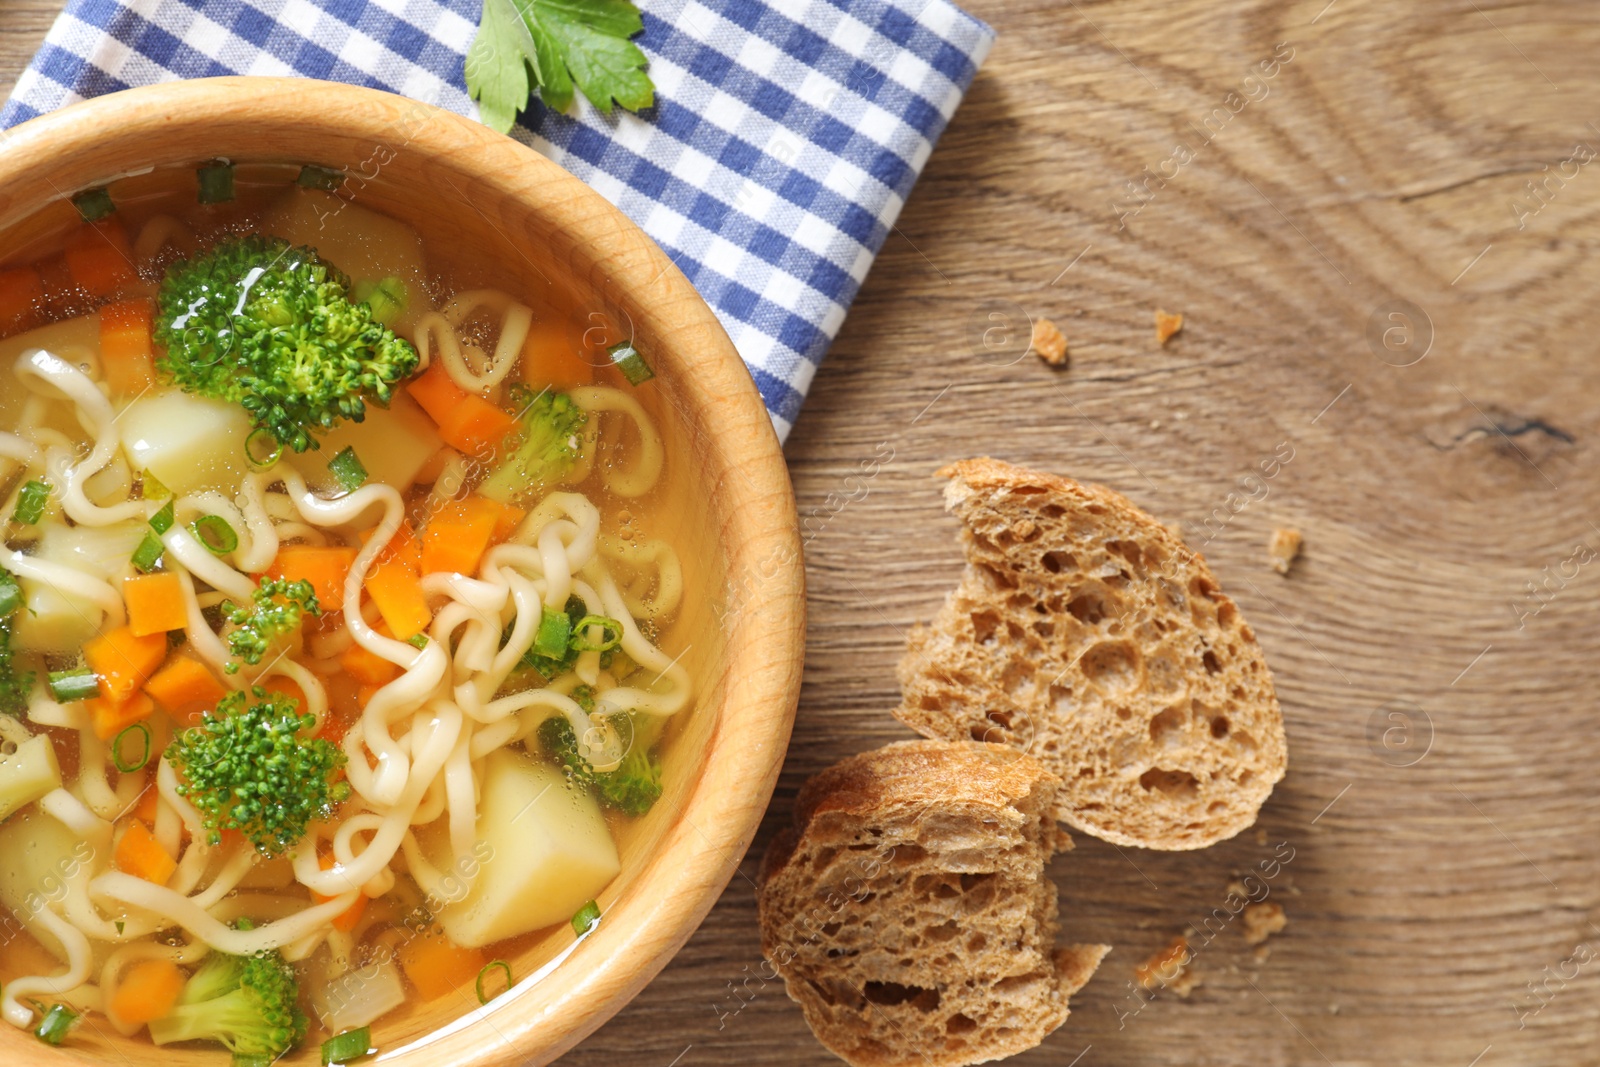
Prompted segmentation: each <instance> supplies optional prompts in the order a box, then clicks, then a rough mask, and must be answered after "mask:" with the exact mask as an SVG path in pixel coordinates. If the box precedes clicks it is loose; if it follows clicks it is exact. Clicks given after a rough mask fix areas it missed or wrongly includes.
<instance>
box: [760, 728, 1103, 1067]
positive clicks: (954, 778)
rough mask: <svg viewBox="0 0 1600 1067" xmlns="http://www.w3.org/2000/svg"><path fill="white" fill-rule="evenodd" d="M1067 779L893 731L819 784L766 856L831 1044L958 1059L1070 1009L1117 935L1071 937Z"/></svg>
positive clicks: (781, 935)
mask: <svg viewBox="0 0 1600 1067" xmlns="http://www.w3.org/2000/svg"><path fill="white" fill-rule="evenodd" d="M1059 784H1060V783H1059V782H1058V781H1057V780H1056V779H1055V777H1054V776H1053V775H1051V774H1050V773H1049V772H1048V771H1046V770H1045V769H1044V768H1043V767H1042V766H1040V764H1039V762H1038V761H1037V760H1035V759H1033V758H1032V757H1030V756H1027V755H1025V754H1023V753H1020V752H1016V751H1013V750H1011V749H1007V748H1005V747H1003V746H1000V745H984V744H977V743H974V742H970V741H957V742H945V741H903V742H900V743H898V744H892V745H887V746H885V747H883V748H881V749H878V750H877V751H875V752H867V753H864V754H862V755H859V756H853V757H851V758H850V759H847V760H844V761H843V762H841V763H838V764H835V765H834V766H832V767H830V768H828V769H827V770H825V771H823V772H822V773H821V774H819V775H817V776H816V777H815V778H813V779H811V780H810V781H809V782H807V783H806V784H805V786H804V787H803V788H802V789H801V790H800V797H799V800H798V801H797V803H796V806H795V815H794V820H795V826H794V829H792V830H786V831H784V832H783V833H781V834H780V835H779V836H778V837H777V838H776V839H774V840H773V842H772V845H771V846H770V847H769V848H768V850H767V854H766V858H765V861H764V862H763V863H762V868H761V875H760V883H759V884H760V890H759V893H758V896H757V903H758V906H759V909H760V919H761V948H762V951H763V953H765V955H766V957H767V959H768V960H769V961H770V962H771V964H772V966H773V967H774V968H775V969H776V970H777V971H778V972H779V973H781V974H782V975H783V980H784V985H785V987H786V988H787V989H788V992H789V996H790V997H791V998H792V999H794V1000H795V1001H796V1002H797V1003H799V1005H800V1009H801V1011H802V1012H803V1013H804V1015H805V1018H806V1022H807V1023H808V1024H809V1025H810V1027H811V1030H812V1032H813V1033H815V1034H816V1035H817V1039H818V1040H819V1041H821V1042H822V1043H823V1044H824V1045H825V1046H827V1048H828V1049H829V1050H830V1051H832V1052H834V1053H835V1054H836V1055H838V1056H839V1057H841V1058H842V1059H844V1060H846V1061H847V1062H849V1063H852V1064H855V1065H856V1067H892V1065H898V1064H907V1065H911V1064H915V1065H921V1067H957V1065H960V1064H968V1063H981V1062H984V1061H986V1060H995V1059H1000V1058H1001V1057H1003V1056H1010V1055H1012V1054H1014V1053H1017V1052H1021V1051H1022V1050H1024V1049H1028V1048H1032V1047H1033V1046H1035V1045H1037V1044H1038V1043H1039V1042H1040V1041H1042V1040H1044V1037H1045V1035H1046V1034H1049V1033H1050V1032H1051V1031H1052V1030H1054V1029H1056V1027H1058V1026H1060V1025H1061V1024H1062V1022H1064V1021H1065V1020H1066V1018H1067V998H1068V997H1069V996H1070V995H1071V994H1072V993H1074V992H1076V991H1077V990H1078V989H1080V988H1082V986H1083V984H1084V983H1085V982H1087V981H1088V980H1089V977H1090V975H1092V974H1094V971H1095V968H1096V967H1097V966H1099V963H1100V959H1101V957H1103V956H1104V955H1105V954H1106V953H1107V952H1108V951H1110V948H1109V946H1106V945H1075V946H1071V947H1067V948H1059V949H1058V948H1057V947H1056V944H1055V940H1056V889H1055V885H1054V884H1053V883H1052V882H1051V881H1050V880H1049V879H1048V878H1046V877H1045V873H1044V866H1045V861H1046V860H1048V859H1049V857H1050V855H1051V853H1053V852H1054V851H1055V850H1056V849H1057V847H1058V846H1059V847H1063V848H1065V847H1070V842H1068V841H1067V838H1066V835H1065V834H1058V833H1057V830H1056V825H1055V819H1054V817H1053V816H1052V815H1051V809H1052V804H1053V801H1054V799H1055V791H1056V789H1057V787H1058V786H1059Z"/></svg>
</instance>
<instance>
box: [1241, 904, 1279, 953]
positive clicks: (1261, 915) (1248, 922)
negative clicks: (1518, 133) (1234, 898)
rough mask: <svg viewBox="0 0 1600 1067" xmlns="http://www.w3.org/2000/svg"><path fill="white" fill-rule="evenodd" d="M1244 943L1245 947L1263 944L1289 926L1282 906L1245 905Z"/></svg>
mask: <svg viewBox="0 0 1600 1067" xmlns="http://www.w3.org/2000/svg"><path fill="white" fill-rule="evenodd" d="M1243 919H1244V941H1245V944H1247V945H1260V944H1265V943H1266V940H1267V938H1269V937H1271V936H1272V935H1273V934H1275V933H1277V932H1279V931H1280V930H1282V929H1283V928H1284V927H1285V926H1288V925H1289V917H1288V916H1287V915H1285V914H1284V913H1283V905H1282V904H1273V903H1271V902H1263V903H1261V904H1247V905H1245V909H1244V915H1243Z"/></svg>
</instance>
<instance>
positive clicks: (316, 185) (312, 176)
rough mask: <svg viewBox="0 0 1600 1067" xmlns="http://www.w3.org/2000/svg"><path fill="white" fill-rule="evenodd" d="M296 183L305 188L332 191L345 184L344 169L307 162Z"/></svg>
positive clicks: (301, 169)
mask: <svg viewBox="0 0 1600 1067" xmlns="http://www.w3.org/2000/svg"><path fill="white" fill-rule="evenodd" d="M295 184H296V185H299V186H300V187H301V188H303V189H325V190H327V191H328V192H330V193H331V192H333V190H335V189H337V188H339V186H341V185H343V184H344V171H342V170H335V169H334V168H333V167H318V166H315V165H314V164H311V163H307V164H306V165H305V166H303V167H301V168H300V177H299V178H297V179H295Z"/></svg>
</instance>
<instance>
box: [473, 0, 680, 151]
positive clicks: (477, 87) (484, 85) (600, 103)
mask: <svg viewBox="0 0 1600 1067" xmlns="http://www.w3.org/2000/svg"><path fill="white" fill-rule="evenodd" d="M643 30H644V22H643V20H642V19H641V18H640V17H639V9H638V8H637V7H635V6H634V5H633V3H632V2H631V0H483V15H482V18H481V19H480V21H479V25H478V33H477V36H476V37H474V38H473V40H472V48H471V49H470V50H469V51H468V52H467V60H466V75H467V91H468V92H469V93H470V94H471V95H472V98H473V99H474V100H476V101H478V113H479V115H480V116H481V117H482V119H483V121H484V123H485V124H486V125H488V126H490V127H492V128H494V129H496V130H499V131H500V132H502V133H505V132H508V131H509V130H510V129H511V125H512V123H513V122H514V121H516V116H517V113H518V112H519V111H522V110H523V109H524V108H526V107H527V105H528V97H529V93H530V91H537V92H538V93H539V96H540V97H541V98H542V99H543V100H544V102H545V103H546V104H548V105H549V106H550V107H552V108H555V109H556V110H557V111H565V110H567V109H568V108H570V107H571V106H572V101H573V95H574V88H576V89H577V90H578V91H580V92H582V93H583V95H584V96H585V97H587V98H588V100H589V102H590V103H592V104H593V105H594V106H595V107H597V108H599V109H600V110H601V111H604V112H606V113H607V114H609V113H610V112H611V103H612V101H613V100H615V101H616V102H617V103H618V104H621V105H622V106H623V107H625V108H627V109H628V110H629V111H640V110H642V109H644V108H647V107H649V106H650V105H651V104H653V103H655V86H654V85H653V84H651V81H650V76H649V75H648V74H646V73H645V72H644V67H645V63H646V60H645V56H644V53H643V52H641V51H639V48H638V46H637V45H635V44H634V43H633V42H632V41H630V40H629V38H630V37H632V36H634V35H635V34H637V33H641V32H642V31H643Z"/></svg>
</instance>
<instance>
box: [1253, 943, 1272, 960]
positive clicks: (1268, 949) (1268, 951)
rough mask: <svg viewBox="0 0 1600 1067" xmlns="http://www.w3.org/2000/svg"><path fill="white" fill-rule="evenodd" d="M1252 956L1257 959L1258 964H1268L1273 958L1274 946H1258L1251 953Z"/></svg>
mask: <svg viewBox="0 0 1600 1067" xmlns="http://www.w3.org/2000/svg"><path fill="white" fill-rule="evenodd" d="M1251 955H1252V956H1254V957H1255V958H1256V962H1257V963H1266V962H1267V960H1268V959H1269V958H1270V957H1271V956H1272V946H1271V945H1257V946H1256V947H1255V949H1254V950H1253V951H1252V952H1251Z"/></svg>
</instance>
